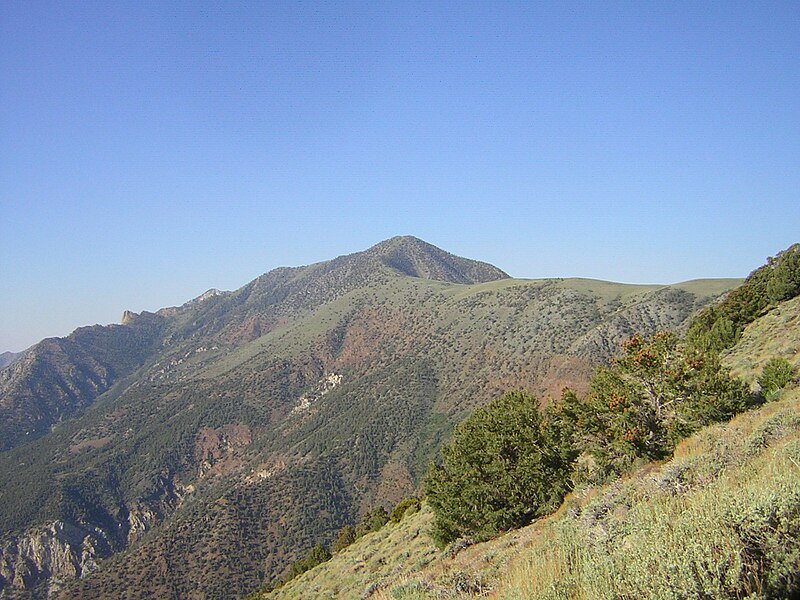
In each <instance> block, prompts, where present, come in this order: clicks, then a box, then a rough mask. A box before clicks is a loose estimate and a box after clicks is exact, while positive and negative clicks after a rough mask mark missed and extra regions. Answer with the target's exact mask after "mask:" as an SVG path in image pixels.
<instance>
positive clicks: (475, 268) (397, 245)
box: [363, 235, 508, 284]
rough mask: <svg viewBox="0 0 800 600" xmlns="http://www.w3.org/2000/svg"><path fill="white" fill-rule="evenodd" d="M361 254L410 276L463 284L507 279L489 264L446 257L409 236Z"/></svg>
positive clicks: (385, 242)
mask: <svg viewBox="0 0 800 600" xmlns="http://www.w3.org/2000/svg"><path fill="white" fill-rule="evenodd" d="M363 254H364V255H366V256H368V257H370V258H373V259H376V260H378V261H379V262H380V263H382V264H383V265H385V266H387V267H389V268H391V269H394V270H395V271H398V272H400V273H402V274H403V275H408V276H410V277H420V278H423V279H434V280H438V281H447V282H450V283H467V284H469V283H484V282H487V281H495V280H497V279H507V278H508V275H507V274H506V273H505V272H503V271H502V270H500V269H498V268H497V267H495V266H493V265H490V264H488V263H485V262H480V261H477V260H471V259H468V258H462V257H460V256H456V255H454V254H450V253H449V252H445V251H444V250H442V249H441V248H437V247H436V246H434V245H433V244H429V243H428V242H425V241H423V240H421V239H419V238H416V237H414V236H411V235H402V236H395V237H393V238H389V239H388V240H384V241H382V242H380V243H378V244H376V245H374V246H373V247H372V248H370V249H368V250H365V251H364V253H363Z"/></svg>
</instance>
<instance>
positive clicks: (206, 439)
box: [194, 423, 253, 477]
mask: <svg viewBox="0 0 800 600" xmlns="http://www.w3.org/2000/svg"><path fill="white" fill-rule="evenodd" d="M252 441H253V438H252V433H251V431H250V428H249V427H247V425H242V424H241V423H229V424H227V425H223V426H222V427H218V428H216V429H212V428H211V427H203V428H202V429H201V430H200V431H198V432H197V437H196V440H195V451H194V455H195V460H196V461H197V463H198V466H199V470H200V476H201V477H204V476H212V477H215V476H219V475H228V474H229V473H231V472H233V471H235V470H236V469H238V468H239V467H240V466H241V465H242V460H241V458H240V457H239V453H238V450H239V449H240V448H243V447H245V446H248V445H249V444H250V443H251V442H252Z"/></svg>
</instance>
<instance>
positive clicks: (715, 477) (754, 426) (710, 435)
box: [253, 298, 800, 600]
mask: <svg viewBox="0 0 800 600" xmlns="http://www.w3.org/2000/svg"><path fill="white" fill-rule="evenodd" d="M798 300H800V298H795V299H794V300H791V301H788V302H786V303H784V304H781V305H780V306H778V307H777V308H775V309H773V310H772V311H770V312H769V313H768V314H766V315H765V316H763V317H761V318H760V319H758V320H757V321H755V322H754V323H752V324H751V325H750V326H748V327H747V329H746V330H745V333H744V335H743V337H742V340H741V341H740V343H739V344H737V346H736V347H734V348H733V349H732V350H731V351H730V352H729V353H728V354H727V356H726V358H725V362H726V363H727V364H728V365H729V366H731V367H733V368H735V369H737V370H738V372H739V374H740V376H742V377H744V378H746V379H747V380H750V381H755V377H756V376H757V375H758V374H759V373H760V371H761V368H762V366H763V364H764V362H765V357H766V355H768V354H773V353H776V354H778V355H781V356H783V357H785V358H786V359H787V360H789V362H790V363H792V364H795V365H797V364H798V363H800V345H799V343H800V327H798V323H800V302H798ZM773 355H775V354H773ZM798 465H800V387H798V386H797V385H796V384H795V386H794V387H793V388H792V389H788V390H784V392H783V394H782V396H781V398H780V399H779V400H778V401H775V402H771V403H768V404H766V405H764V406H763V407H761V408H758V409H755V410H751V411H749V412H746V413H744V414H741V415H739V416H738V417H736V418H735V419H734V420H732V421H731V422H730V423H726V424H719V425H714V426H711V427H708V428H706V429H704V430H702V431H700V432H699V433H697V434H695V435H694V436H692V437H691V438H688V439H686V440H684V441H683V442H682V443H681V444H680V445H679V446H678V447H677V449H676V451H675V455H674V457H673V458H672V459H671V460H669V461H667V462H664V463H663V464H650V465H646V466H644V467H642V468H640V469H639V470H637V471H635V472H634V473H632V474H630V475H628V476H626V477H624V478H623V479H621V480H617V481H615V482H613V483H611V484H609V485H606V486H603V487H599V488H592V487H589V488H583V489H581V490H580V491H578V492H576V493H574V494H572V495H570V496H568V498H567V499H566V501H565V502H564V504H563V505H562V507H561V509H560V510H559V511H558V512H557V513H556V514H554V515H552V516H550V517H546V518H543V519H540V520H538V521H536V522H534V523H533V524H532V525H530V526H528V527H525V528H522V529H519V530H516V531H512V532H510V533H508V534H505V535H502V536H499V537H498V538H496V539H493V540H490V541H488V542H484V543H479V544H474V545H468V544H466V545H465V544H461V545H457V546H456V547H457V548H458V547H461V548H462V549H460V550H454V549H452V548H451V549H448V550H446V551H444V552H442V551H439V550H438V549H437V548H436V547H435V545H434V544H433V542H432V540H431V538H430V536H429V532H430V528H431V524H432V519H433V515H432V513H431V511H430V509H428V508H427V507H424V508H423V510H422V511H421V512H419V513H417V514H413V515H409V516H406V517H405V518H403V520H402V521H401V522H400V523H399V524H397V525H392V524H388V525H386V526H384V527H383V528H382V529H381V530H380V531H378V532H375V533H370V534H367V535H366V536H365V537H364V538H362V539H360V540H358V541H356V542H355V543H354V544H353V545H351V546H349V547H348V548H346V549H344V550H342V551H341V552H339V553H337V554H334V556H333V558H332V559H331V560H330V561H328V562H326V563H324V564H322V565H320V566H318V567H316V568H314V569H312V570H310V571H309V572H307V573H305V574H303V575H301V576H299V577H297V578H296V579H294V580H292V581H290V582H289V583H287V584H286V585H285V586H283V587H281V588H279V589H277V590H275V591H273V592H271V593H268V594H260V595H258V594H256V595H253V598H254V599H259V600H266V599H270V600H278V599H292V598H297V599H299V598H303V599H314V598H318V599H322V598H367V597H369V598H376V599H390V598H392V599H398V598H400V599H423V598H430V599H438V598H474V597H490V598H503V599H520V600H521V599H523V598H553V599H556V598H564V599H566V598H586V599H589V598H592V599H595V598H596V599H600V598H609V597H639V598H643V597H665V598H667V597H670V598H672V597H676V598H677V597H713V598H740V597H754V598H784V597H788V596H790V595H791V596H792V597H795V596H796V595H797V594H799V593H800V544H799V543H798V539H799V538H798V535H800V467H798Z"/></svg>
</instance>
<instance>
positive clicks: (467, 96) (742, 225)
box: [0, 0, 800, 352]
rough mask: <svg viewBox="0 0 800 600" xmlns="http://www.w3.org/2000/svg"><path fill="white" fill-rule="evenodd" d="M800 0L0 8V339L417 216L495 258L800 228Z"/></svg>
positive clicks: (186, 292)
mask: <svg viewBox="0 0 800 600" xmlns="http://www.w3.org/2000/svg"><path fill="white" fill-rule="evenodd" d="M798 56H800V3H798V2H796V1H790V2H735V1H729V2H696V1H692V2H585V3H584V2H569V1H559V2H502V1H498V0H495V1H491V2H469V1H464V2H443V1H441V2H437V1H435V0H427V1H424V2H414V1H411V0H402V1H396V2H381V1H369V2H367V1H365V2H345V1H343V2H313V1H306V2H288V1H284V2H277V1H275V2H262V1H259V2H202V1H191V2H169V1H165V0H159V1H146V0H144V1H143V0H137V1H135V2H124V1H119V2H105V1H102V2H92V1H86V2H60V1H59V2H42V1H24V2H23V1H19V0H7V1H4V2H0V352H2V351H20V350H22V349H24V348H27V347H28V346H30V345H31V344H33V343H35V342H37V341H39V340H40V339H42V338H44V337H49V336H64V335H67V334H68V333H70V332H71V331H72V330H73V329H75V328H76V327H78V326H82V325H89V324H94V323H101V324H107V323H113V322H119V320H120V318H121V315H122V312H123V311H124V310H126V309H129V310H133V311H136V312H139V311H141V310H156V309H158V308H160V307H164V306H174V305H180V304H182V303H183V302H185V301H187V300H189V299H190V298H193V297H195V296H198V295H199V294H201V293H202V292H204V291H205V290H207V289H209V288H218V289H236V288H238V287H240V286H242V285H244V284H245V283H247V282H248V281H250V280H251V279H253V278H255V277H257V276H258V275H260V274H262V273H264V272H267V271H269V270H271V269H273V268H275V267H278V266H295V265H302V264H309V263H312V262H317V261H321V260H326V259H329V258H333V257H335V256H338V255H341V254H347V253H350V252H356V251H359V250H363V249H366V248H368V247H369V246H371V245H373V244H375V243H377V242H379V241H381V240H383V239H386V238H389V237H392V236H394V235H415V236H417V237H419V238H422V239H424V240H426V241H428V242H430V243H432V244H435V245H437V246H439V247H441V248H443V249H445V250H447V251H449V252H452V253H454V254H458V255H461V256H466V257H469V258H475V259H479V260H484V261H487V262H491V263H492V264H495V265H497V266H498V267H500V268H502V269H504V270H505V271H507V272H508V273H510V274H511V275H512V276H516V277H526V278H538V277H570V276H581V277H593V278H599V279H607V280H613V281H622V282H636V283H645V282H647V283H673V282H678V281H684V280H688V279H693V278H700V277H743V276H746V275H747V274H748V273H749V272H750V271H752V270H753V269H755V268H756V267H758V266H760V265H761V264H763V263H764V261H765V259H766V257H767V256H771V255H774V254H775V253H777V252H778V251H780V250H781V249H783V248H785V247H787V246H789V245H791V244H792V243H794V242H798V241H800V195H799V194H798V192H799V191H800V60H798V58H797V57H798Z"/></svg>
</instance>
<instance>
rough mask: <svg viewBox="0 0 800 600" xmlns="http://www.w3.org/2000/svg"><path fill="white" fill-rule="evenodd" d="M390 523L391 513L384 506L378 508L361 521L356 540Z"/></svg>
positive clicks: (357, 527)
mask: <svg viewBox="0 0 800 600" xmlns="http://www.w3.org/2000/svg"><path fill="white" fill-rule="evenodd" d="M388 522H389V513H387V512H386V509H385V508H383V507H382V506H376V507H375V508H373V509H372V510H371V511H369V512H368V513H367V514H365V515H364V517H363V518H362V519H361V522H360V523H359V524H358V525H356V539H358V538H360V537H362V536H365V535H367V534H368V533H370V532H373V531H378V530H379V529H380V528H381V527H383V526H384V525H386V523H388Z"/></svg>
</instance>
